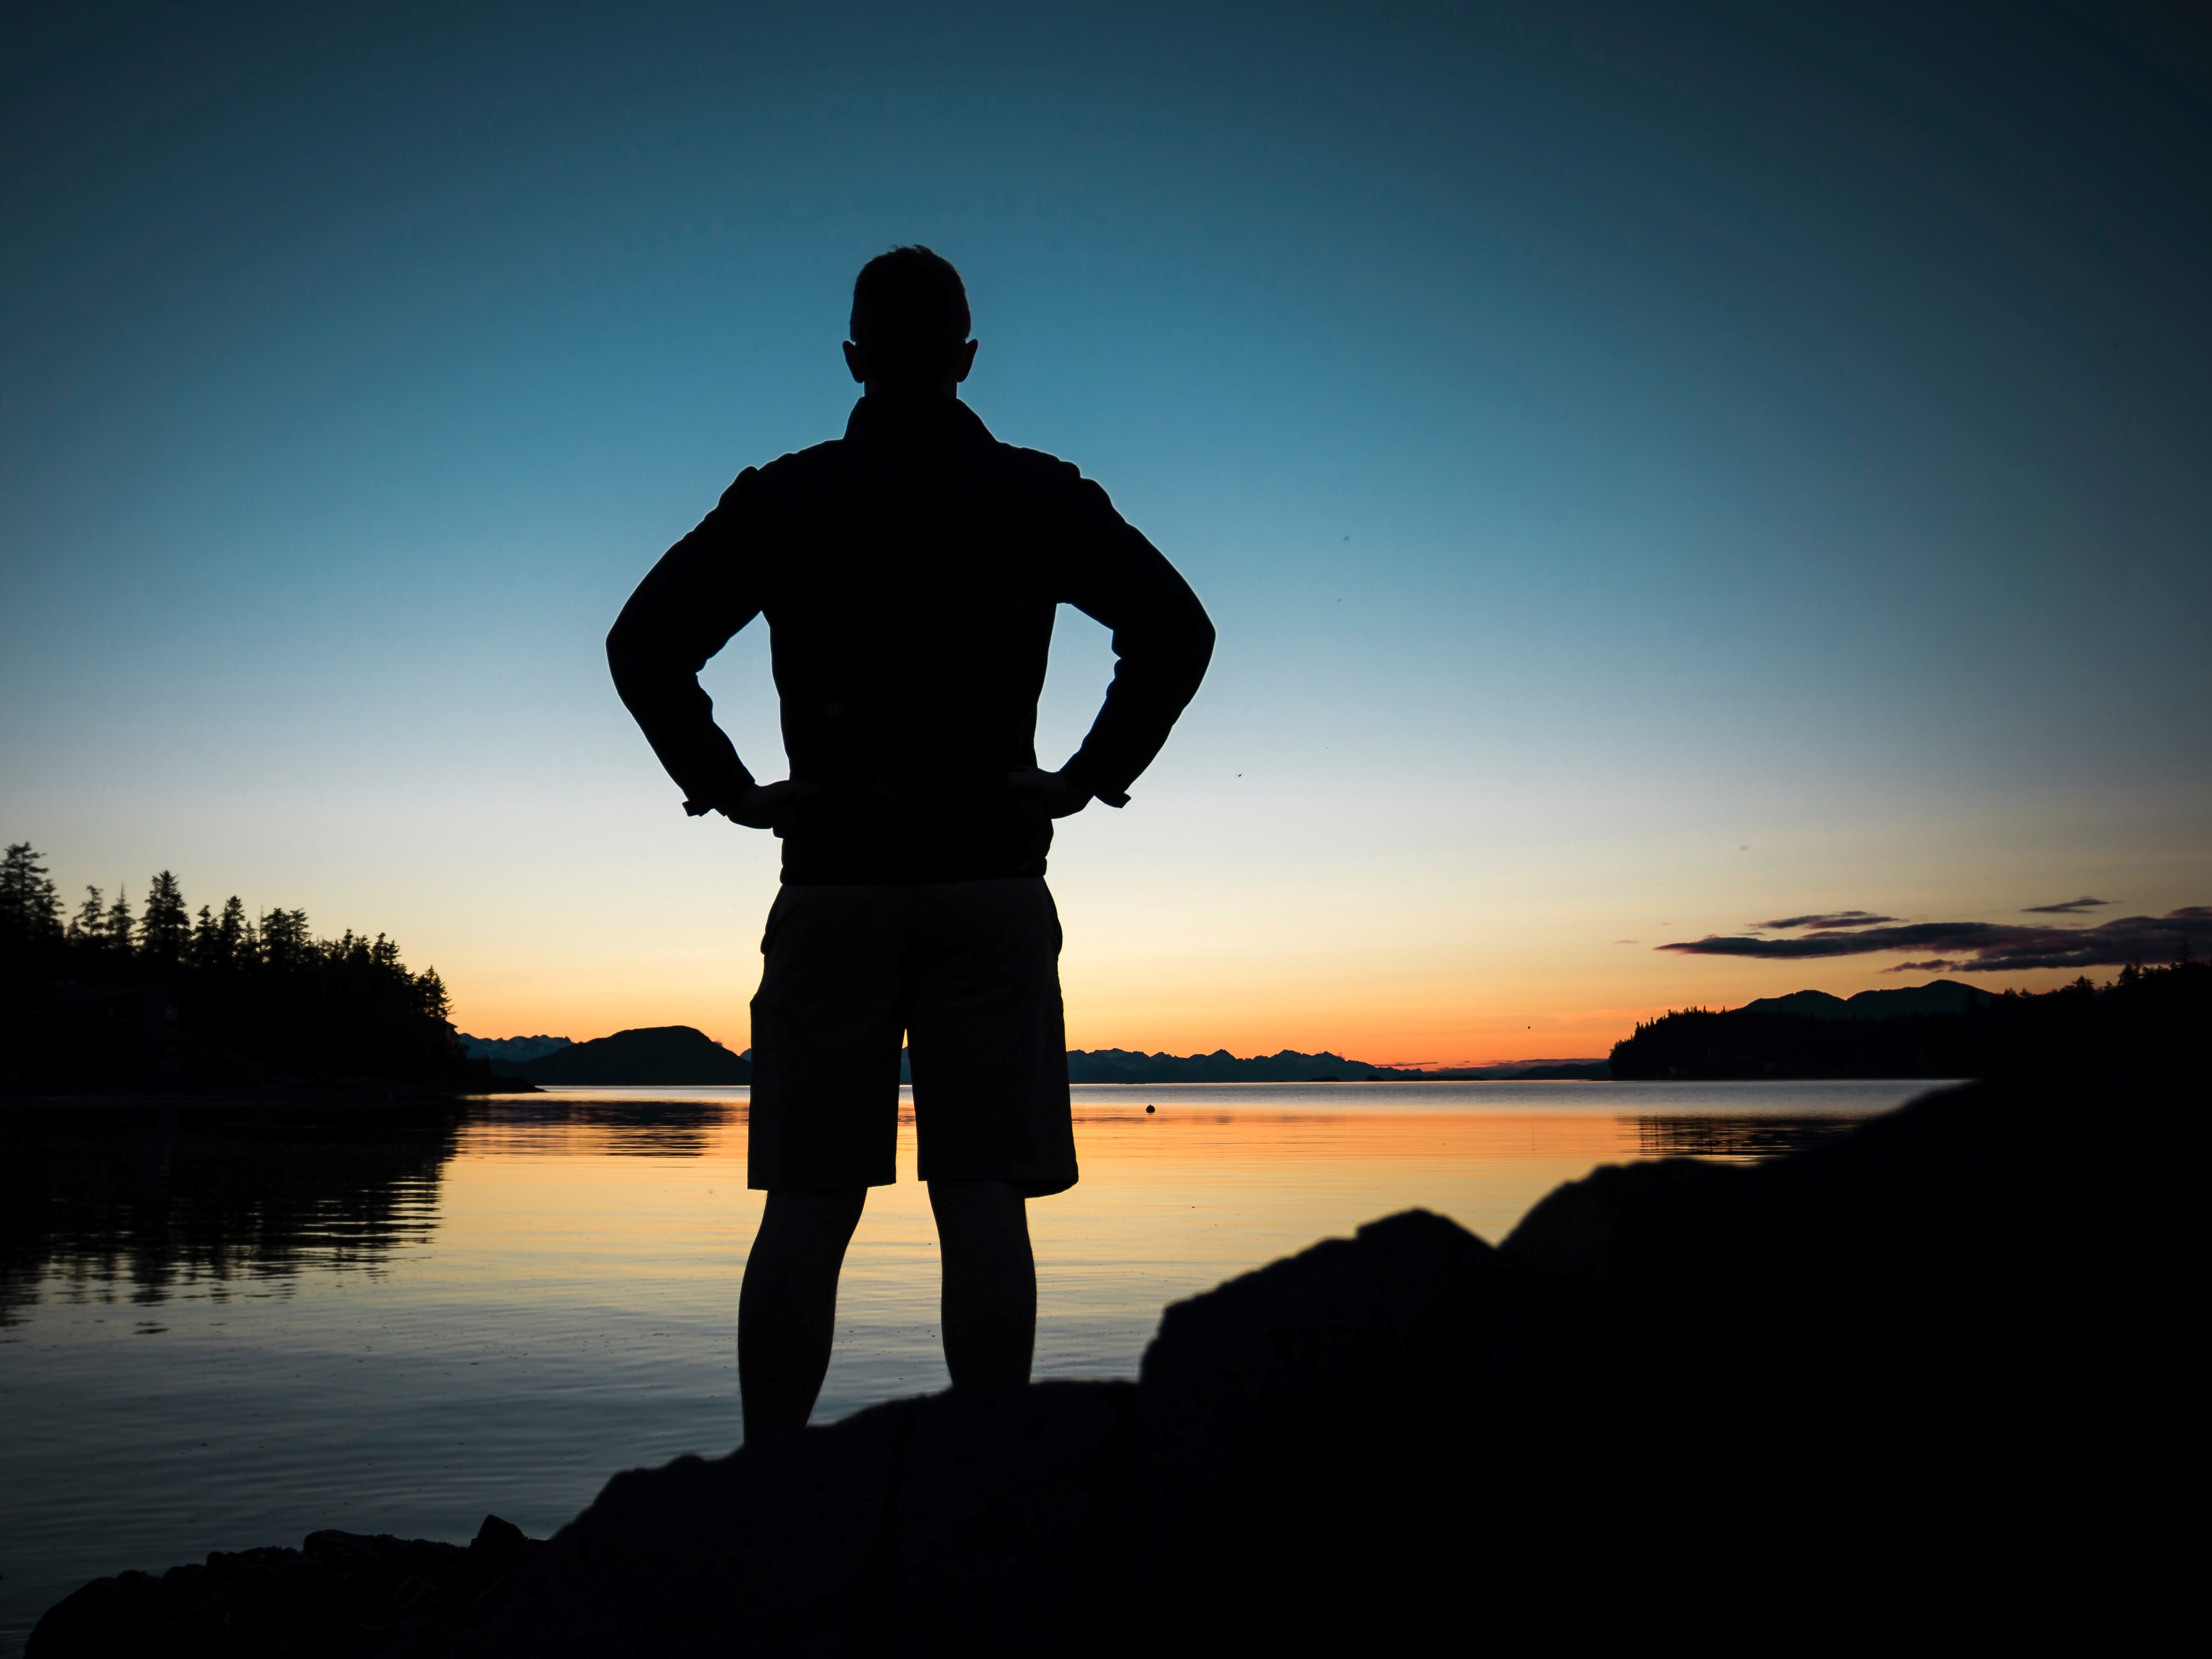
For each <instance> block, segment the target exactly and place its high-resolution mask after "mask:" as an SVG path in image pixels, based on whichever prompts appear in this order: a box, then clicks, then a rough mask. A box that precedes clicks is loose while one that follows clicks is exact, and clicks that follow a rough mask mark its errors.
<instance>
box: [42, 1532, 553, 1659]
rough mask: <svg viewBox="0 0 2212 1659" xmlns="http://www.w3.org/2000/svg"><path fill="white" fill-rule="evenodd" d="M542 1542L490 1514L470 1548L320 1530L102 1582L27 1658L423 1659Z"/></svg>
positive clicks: (52, 1622) (57, 1618)
mask: <svg viewBox="0 0 2212 1659" xmlns="http://www.w3.org/2000/svg"><path fill="white" fill-rule="evenodd" d="M541 1545H542V1541H541V1540H538V1539H532V1538H526V1537H524V1536H523V1535H522V1532H521V1530H520V1528H517V1527H515V1526H513V1524H512V1523H510V1522H506V1521H502V1520H501V1519H500V1518H499V1517H498V1516H495V1515H488V1516H485V1517H484V1521H483V1526H482V1527H481V1528H478V1530H477V1535H476V1538H475V1540H474V1541H472V1542H471V1543H470V1544H469V1545H467V1546H466V1547H463V1546H461V1545H459V1544H445V1543H439V1542H437V1541H434V1540H430V1539H426V1538H416V1539H404V1538H394V1537H392V1536H390V1535H389V1534H378V1535H375V1536H370V1535H368V1534H362V1533H351V1532H317V1533H310V1534H308V1535H307V1541H306V1544H305V1546H304V1547H301V1548H300V1549H296V1550H291V1549H255V1550H240V1551H237V1552H234V1553H227V1552H224V1551H221V1550H218V1551H216V1553H214V1554H212V1555H210V1556H209V1557H208V1559H207V1560H206V1562H205V1564H204V1565H189V1566H181V1567H172V1568H170V1569H169V1570H168V1571H167V1572H165V1573H162V1574H160V1575H159V1576H156V1575H155V1574H153V1573H147V1572H125V1573H121V1574H118V1576H117V1577H113V1578H95V1579H94V1580H93V1581H92V1583H89V1584H87V1585H86V1586H85V1587H84V1588H83V1589H80V1590H78V1591H77V1592H76V1594H74V1595H70V1596H69V1597H67V1598H66V1599H64V1601H60V1602H58V1603H57V1604H56V1605H55V1606H53V1607H51V1608H49V1609H48V1610H47V1612H46V1617H44V1618H43V1619H41V1620H39V1624H38V1628H37V1629H35V1630H34V1631H33V1632H32V1633H31V1639H30V1643H29V1644H28V1646H27V1649H26V1652H27V1655H28V1659H109V1656H115V1659H123V1656H139V1655H148V1654H158V1655H161V1656H164V1659H169V1656H175V1659H198V1656H203V1655H204V1656H208V1659H310V1656H313V1659H323V1656H332V1659H336V1656H346V1659H416V1656H422V1659H428V1656H432V1655H443V1654H444V1653H446V1652H447V1650H448V1647H449V1645H450V1643H449V1633H450V1631H451V1628H452V1626H453V1624H455V1623H457V1622H459V1620H461V1619H462V1618H464V1617H465V1615H466V1614H467V1613H468V1612H469V1611H470V1610H471V1608H472V1607H474V1606H475V1605H476V1604H477V1601H480V1600H481V1599H482V1598H483V1596H484V1595H485V1594H486V1593H487V1592H488V1591H489V1590H491V1589H493V1588H494V1587H495V1586H496V1585H497V1584H498V1583H500V1582H501V1580H503V1579H505V1578H507V1577H509V1576H510V1575H512V1574H513V1573H514V1572H515V1571H517V1570H519V1569H520V1568H521V1567H522V1566H524V1565H526V1564H527V1562H528V1561H529V1559H530V1557H531V1555H532V1553H533V1552H535V1551H536V1550H537V1549H538V1548H539V1547H541Z"/></svg>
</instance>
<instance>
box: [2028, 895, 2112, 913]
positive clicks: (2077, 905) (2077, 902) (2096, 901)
mask: <svg viewBox="0 0 2212 1659" xmlns="http://www.w3.org/2000/svg"><path fill="white" fill-rule="evenodd" d="M2111 902H2112V900H2110V899H2100V898H2088V897H2086V896H2085V897H2082V898H2077V899H2068V900H2067V901H2066V902H2064V903H2063V904H2031V905H2029V906H2027V908H2025V909H2023V910H2022V911H2021V915H2024V916H2078V915H2081V912H2083V911H2084V910H2093V909H2095V908H2097V907H2098V906H2099V905H2102V904H2110V903H2111Z"/></svg>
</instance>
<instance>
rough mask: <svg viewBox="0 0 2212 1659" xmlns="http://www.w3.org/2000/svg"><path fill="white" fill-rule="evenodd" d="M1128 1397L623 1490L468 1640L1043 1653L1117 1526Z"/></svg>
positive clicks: (594, 1511) (891, 1409) (964, 1407)
mask: <svg viewBox="0 0 2212 1659" xmlns="http://www.w3.org/2000/svg"><path fill="white" fill-rule="evenodd" d="M1135 1395H1136V1389H1134V1388H1133V1387H1132V1386H1131V1385H1130V1384H1128V1383H1040V1384H1037V1385H1036V1386H1035V1387H1032V1388H1030V1389H1024V1390H1022V1391H1021V1392H1019V1393H1018V1394H1014V1395H999V1396H989V1395H987V1396H984V1397H982V1398H980V1399H978V1398H973V1397H968V1396H963V1395H959V1394H957V1393H947V1394H942V1395H932V1396H929V1397H927V1398H924V1399H921V1400H914V1401H894V1402H892V1403H891V1404H889V1405H884V1406H878V1407H873V1408H872V1409H871V1410H868V1411H865V1412H860V1413H856V1414H855V1415H854V1416H852V1417H849V1418H848V1419H845V1420H844V1421H843V1422H842V1423H838V1424H836V1425H831V1426H830V1427H828V1428H824V1429H816V1430H811V1431H808V1433H807V1434H806V1435H805V1436H804V1437H801V1438H800V1439H799V1440H797V1441H795V1442H791V1443H783V1444H773V1443H772V1444H770V1445H769V1446H767V1447H764V1448H755V1449H743V1450H740V1451H738V1452H736V1453H733V1454H732V1455H730V1456H728V1457H725V1458H720V1459H715V1460H714V1461H711V1462H709V1461H706V1460H702V1459H699V1458H679V1459H678V1461H677V1462H674V1463H671V1464H669V1465H667V1466H665V1468H659V1469H633V1470H630V1471H628V1472H627V1473H625V1474H619V1475H617V1476H616V1477H615V1478H614V1480H611V1481H610V1482H609V1483H608V1485H607V1487H606V1489H605V1491H604V1492H601V1493H600V1495H599V1498H598V1499H597V1500H596V1501H595V1502H594V1503H593V1504H592V1506H591V1507H590V1508H589V1509H587V1510H585V1511H584V1512H583V1514H581V1515H580V1516H577V1518H576V1519H575V1520H574V1521H573V1522H570V1523H569V1524H568V1526H566V1527H564V1528H562V1529H561V1531H560V1532H559V1533H558V1534H556V1535H555V1537H554V1539H553V1540H552V1541H551V1542H550V1544H549V1545H548V1546H547V1548H546V1551H545V1553H544V1554H543V1555H542V1556H540V1557H539V1558H538V1559H537V1560H536V1561H535V1562H533V1563H532V1567H531V1570H530V1571H529V1572H527V1573H526V1574H525V1575H523V1576H522V1577H520V1578H518V1579H516V1580H515V1581H513V1583H511V1584H510V1585H509V1587H508V1588H507V1590H506V1591H505V1593H503V1594H502V1595H501V1596H500V1597H499V1598H497V1601H496V1605H495V1606H493V1607H488V1608H487V1609H486V1611H485V1613H484V1614H483V1616H482V1617H481V1618H479V1619H478V1620H476V1621H474V1623H473V1624H472V1625H471V1628H470V1629H469V1630H468V1632H466V1635H465V1640H464V1642H463V1644H462V1649H461V1650H462V1651H463V1652H465V1653H471V1654H476V1653H482V1654H506V1653H515V1654H524V1653H526V1654H532V1655H547V1656H557V1655H565V1654H575V1655H584V1654H605V1653H613V1652H623V1651H637V1652H650V1653H653V1654H656V1655H666V1656H687V1655H693V1654H702V1655H703V1654H708V1653H714V1654H724V1653H727V1652H730V1651H732V1650H735V1651H738V1652H751V1651H759V1652H766V1653H790V1654H811V1653H842V1652H846V1651H848V1650H856V1649H858V1650H866V1649H870V1648H874V1647H877V1646H878V1645H879V1644H880V1645H884V1646H895V1647H900V1648H903V1649H906V1650H920V1651H924V1652H932V1651H944V1652H978V1651H988V1650H991V1649H993V1648H994V1646H996V1645H999V1644H1000V1642H1001V1640H1002V1639H1011V1638H1012V1632H1018V1631H1019V1632H1028V1633H1029V1634H1028V1636H1027V1637H1026V1638H1024V1639H1023V1640H1022V1641H1021V1642H1019V1643H1018V1644H1017V1645H1019V1646H1023V1647H1024V1648H1028V1647H1031V1646H1032V1645H1033V1644H1042V1645H1045V1646H1050V1645H1052V1644H1053V1642H1052V1638H1051V1635H1050V1633H1051V1632H1053V1631H1054V1630H1055V1629H1057V1628H1059V1626H1060V1621H1062V1620H1065V1619H1066V1616H1067V1614H1068V1612H1069V1610H1070V1608H1071V1607H1074V1606H1076V1605H1078V1604H1079V1602H1080V1601H1082V1600H1083V1599H1084V1597H1085V1595H1087V1594H1088V1592H1089V1589H1090V1585H1091V1577H1092V1575H1093V1571H1094V1569H1095V1566H1096V1565H1097V1559H1098V1557H1099V1553H1100V1552H1101V1551H1102V1550H1103V1549H1104V1548H1105V1547H1108V1546H1109V1543H1110V1538H1109V1533H1110V1527H1111V1522H1113V1521H1114V1520H1115V1518H1116V1517H1117V1516H1118V1508H1119V1505H1118V1502H1117V1500H1118V1498H1119V1496H1120V1486H1121V1480H1120V1478H1119V1477H1120V1474H1121V1471H1124V1470H1126V1468H1127V1466H1128V1464H1129V1462H1130V1458H1129V1448H1128V1442H1129V1440H1130V1437H1131V1436H1132V1433H1133V1424H1134V1418H1135Z"/></svg>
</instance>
